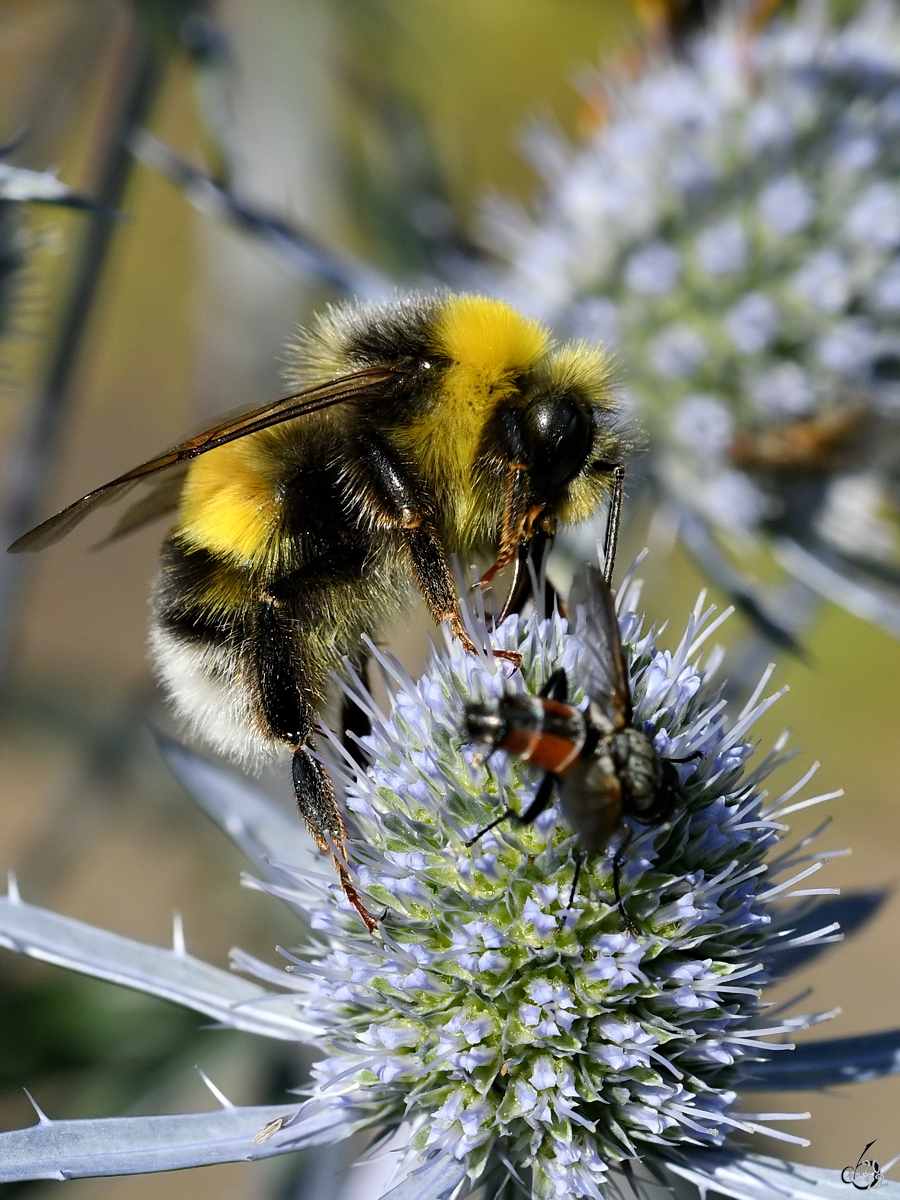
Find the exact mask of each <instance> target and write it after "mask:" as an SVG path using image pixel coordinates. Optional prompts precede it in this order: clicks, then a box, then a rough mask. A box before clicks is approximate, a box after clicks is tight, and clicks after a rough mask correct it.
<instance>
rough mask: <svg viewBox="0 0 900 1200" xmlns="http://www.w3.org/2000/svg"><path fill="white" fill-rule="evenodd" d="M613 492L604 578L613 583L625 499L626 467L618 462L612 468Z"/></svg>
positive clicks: (607, 533)
mask: <svg viewBox="0 0 900 1200" xmlns="http://www.w3.org/2000/svg"><path fill="white" fill-rule="evenodd" d="M612 476H613V493H612V498H611V499H610V502H609V516H608V517H607V518H606V538H605V539H604V542H603V578H604V579H605V580H606V582H607V583H610V584H611V583H612V576H613V568H614V567H615V565H616V547H617V546H618V544H619V526H620V524H621V523H622V502H623V500H624V499H625V468H624V467H623V466H621V464H617V465H616V466H615V467H613V470H612Z"/></svg>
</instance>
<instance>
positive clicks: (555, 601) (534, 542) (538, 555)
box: [493, 529, 566, 628]
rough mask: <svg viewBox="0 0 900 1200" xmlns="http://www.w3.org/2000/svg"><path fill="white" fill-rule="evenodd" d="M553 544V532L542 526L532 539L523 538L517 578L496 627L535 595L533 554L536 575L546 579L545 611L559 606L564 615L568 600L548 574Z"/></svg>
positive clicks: (517, 566)
mask: <svg viewBox="0 0 900 1200" xmlns="http://www.w3.org/2000/svg"><path fill="white" fill-rule="evenodd" d="M552 548H553V535H552V534H550V533H547V532H546V530H543V529H539V530H538V532H537V533H536V534H535V535H534V537H533V538H532V539H531V541H530V542H522V543H521V544H520V546H519V555H518V558H517V559H516V570H515V574H514V576H513V581H512V583H511V584H510V587H509V592H508V594H507V597H506V600H505V601H504V603H503V608H502V609H501V610H500V612H499V614H498V615H497V616H495V617H494V621H493V624H494V628H496V627H497V626H498V625H500V624H502V622H503V621H505V620H506V618H507V617H508V616H509V614H510V613H520V612H521V611H522V609H523V608H524V607H525V605H526V604H527V603H528V601H529V600H530V599H531V598H532V596H533V595H534V583H533V580H532V575H531V571H529V570H528V560H529V558H530V559H531V561H532V563H533V566H534V574H535V576H536V577H537V578H538V579H539V580H540V579H542V578H543V581H544V588H543V592H544V594H543V596H542V601H543V605H544V612H545V613H551V612H553V609H554V608H555V609H556V611H557V612H558V613H559V614H560V616H563V617H564V616H565V615H566V604H565V601H564V600H563V598H562V596H560V594H559V592H558V591H557V590H556V588H555V587H554V586H553V584H552V583H551V582H550V580H549V579H548V578H547V574H546V571H545V570H544V564H545V561H546V559H547V557H548V555H549V553H550V551H551V549H552Z"/></svg>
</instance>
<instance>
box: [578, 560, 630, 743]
mask: <svg viewBox="0 0 900 1200" xmlns="http://www.w3.org/2000/svg"><path fill="white" fill-rule="evenodd" d="M569 608H570V610H571V611H572V612H578V619H579V620H581V621H583V622H584V623H585V634H586V637H585V644H586V645H587V646H588V647H589V648H590V650H591V652H592V653H593V656H594V660H595V662H594V665H595V670H594V671H592V672H591V675H592V676H593V678H592V679H591V680H590V690H591V698H592V699H593V700H597V701H601V702H604V703H605V704H606V706H607V708H608V710H609V716H610V718H611V720H612V723H613V727H614V728H616V729H624V728H625V726H626V725H630V724H631V721H632V718H633V716H634V710H633V707H632V702H631V681H630V680H629V678H628V664H627V663H626V661H625V651H624V650H623V649H622V636H621V634H620V632H619V618H618V616H617V615H616V600H615V596H614V595H613V591H612V588H611V587H610V586H609V584H608V583H607V582H606V580H605V579H604V578H603V576H602V574H601V573H600V572H599V571H598V570H597V568H596V567H594V566H591V564H590V563H586V564H585V565H584V566H583V567H581V568H580V570H579V571H578V573H577V574H576V576H575V579H574V580H573V582H572V589H571V591H570V593H569ZM579 610H580V611H579Z"/></svg>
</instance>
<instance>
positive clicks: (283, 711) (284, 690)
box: [253, 596, 378, 931]
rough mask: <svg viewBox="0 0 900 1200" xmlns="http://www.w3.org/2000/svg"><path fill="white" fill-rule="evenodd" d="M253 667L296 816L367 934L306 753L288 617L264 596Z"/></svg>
mask: <svg viewBox="0 0 900 1200" xmlns="http://www.w3.org/2000/svg"><path fill="white" fill-rule="evenodd" d="M253 647H254V651H255V667H256V674H257V681H258V684H259V695H260V700H261V702H262V709H263V713H264V715H265V719H266V722H267V724H268V726H269V730H270V732H271V733H272V735H273V736H274V737H276V738H278V740H279V741H281V742H284V743H285V745H287V746H289V747H291V749H292V750H293V751H294V757H293V760H292V763H291V777H292V779H293V784H294V794H295V796H296V797H297V806H298V808H299V809H300V815H301V816H302V817H303V820H304V821H305V822H306V827H307V828H308V829H309V832H310V833H311V834H312V836H313V839H314V841H315V843H316V845H317V846H318V848H319V849H320V850H321V851H322V853H323V854H330V855H331V858H332V861H333V862H334V865H335V867H336V869H337V872H338V876H339V877H340V881H341V887H342V888H343V889H344V894H345V895H346V897H347V899H348V900H349V901H350V903H351V904H352V905H353V907H354V908H355V909H356V911H357V912H358V913H359V915H360V917H362V920H363V923H364V924H365V926H366V928H367V929H368V930H370V931H372V930H374V929H375V928H376V927H377V925H378V921H377V919H376V918H375V917H373V916H372V914H371V913H370V912H369V910H368V909H367V908H366V907H365V905H364V904H363V902H362V900H361V899H360V897H359V893H358V892H357V890H356V888H355V887H354V884H353V880H352V878H351V876H350V870H349V866H350V859H349V856H348V854H347V847H346V839H347V827H346V826H345V825H344V818H343V817H342V816H341V811H340V809H339V807H338V802H337V797H336V796H335V794H334V787H333V786H332V783H331V780H330V779H329V777H328V772H327V771H326V770H325V768H324V767H323V766H322V764H321V763H320V762H318V761H317V760H316V759H315V758H313V757H312V755H311V754H310V752H309V745H310V741H311V739H312V736H313V734H314V732H315V720H316V714H315V709H314V708H313V706H312V703H311V702H310V699H309V698H308V697H307V696H306V695H304V693H303V690H302V688H301V686H300V682H299V681H300V680H301V679H302V678H303V673H302V670H301V669H300V664H299V663H297V662H295V656H294V648H293V642H292V639H291V623H290V613H289V611H288V610H287V606H286V605H285V603H284V601H282V600H279V599H277V598H275V597H272V596H263V597H262V602H261V604H260V607H259V610H258V614H257V621H256V629H255V637H254V639H253Z"/></svg>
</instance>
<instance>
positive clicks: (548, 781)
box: [463, 771, 557, 846]
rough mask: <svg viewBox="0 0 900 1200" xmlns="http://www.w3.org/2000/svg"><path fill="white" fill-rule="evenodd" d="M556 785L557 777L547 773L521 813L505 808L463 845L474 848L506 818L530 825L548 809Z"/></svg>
mask: <svg viewBox="0 0 900 1200" xmlns="http://www.w3.org/2000/svg"><path fill="white" fill-rule="evenodd" d="M556 783H557V777H556V776H555V775H554V774H553V773H552V772H550V771H548V772H547V773H546V775H545V776H544V778H543V779H542V780H541V782H540V786H539V787H538V790H537V791H536V792H535V794H534V799H533V800H532V801H531V803H530V804H529V805H528V807H527V808H526V809H525V811H524V812H523V813H518V812H516V810H515V809H514V808H507V809H506V810H505V812H502V813H501V814H500V816H499V817H495V818H494V820H493V821H491V823H490V825H485V827H484V829H479V831H478V832H477V833H476V834H475V836H474V837H470V838H469V840H468V841H467V842H464V843H463V845H465V846H474V845H475V843H476V842H477V841H479V840H480V839H481V838H483V837H484V835H485V834H486V833H490V831H491V830H492V829H494V828H496V826H498V825H499V824H500V823H501V822H503V821H505V820H506V819H507V818H508V817H512V819H513V820H514V821H518V822H519V824H520V825H530V824H531V823H532V821H535V820H537V818H538V817H539V816H540V815H541V813H542V812H544V810H545V809H547V808H549V807H550V804H551V803H552V802H553V789H554V787H555V786H556Z"/></svg>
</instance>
